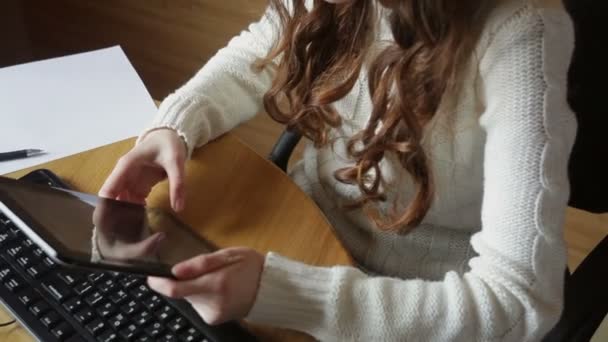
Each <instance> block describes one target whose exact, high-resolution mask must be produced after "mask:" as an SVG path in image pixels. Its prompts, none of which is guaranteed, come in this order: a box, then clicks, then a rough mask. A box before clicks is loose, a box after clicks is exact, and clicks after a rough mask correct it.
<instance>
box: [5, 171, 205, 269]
mask: <svg viewBox="0 0 608 342" xmlns="http://www.w3.org/2000/svg"><path fill="white" fill-rule="evenodd" d="M0 211H1V212H2V213H3V214H5V215H6V216H7V217H8V218H9V219H10V220H11V221H12V224H14V225H15V226H17V227H18V228H20V229H21V230H22V231H23V232H24V233H25V234H26V235H27V236H28V237H29V238H30V239H31V240H32V241H33V242H34V243H36V244H37V245H38V246H39V247H40V248H41V249H42V250H43V251H44V252H46V253H47V254H48V255H49V256H50V257H51V258H53V259H54V260H55V261H57V262H58V263H60V264H64V265H67V266H76V267H84V268H88V269H103V270H113V271H119V272H129V273H136V274H142V275H154V276H162V277H172V274H171V268H172V267H173V265H175V264H177V263H179V262H180V261H183V260H186V259H189V258H191V257H194V256H197V255H199V254H202V253H208V252H210V251H213V250H214V249H215V248H214V246H213V244H211V243H210V242H208V241H206V240H205V239H203V238H201V237H200V236H199V235H197V234H196V233H194V232H193V231H192V230H191V229H190V228H189V227H188V226H186V225H185V224H183V223H182V222H180V221H179V220H178V219H177V218H176V217H175V216H174V215H172V214H170V213H168V212H165V211H163V210H160V209H155V208H149V207H145V206H141V205H137V204H132V203H127V202H122V201H116V200H112V199H107V198H102V197H97V196H93V195H89V194H85V193H81V192H76V191H70V190H60V189H56V188H50V187H48V186H42V185H37V184H31V183H28V182H24V181H18V180H13V179H10V178H5V177H0Z"/></svg>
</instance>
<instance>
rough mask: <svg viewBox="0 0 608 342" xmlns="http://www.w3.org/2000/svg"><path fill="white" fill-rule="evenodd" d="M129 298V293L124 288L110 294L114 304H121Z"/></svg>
mask: <svg viewBox="0 0 608 342" xmlns="http://www.w3.org/2000/svg"><path fill="white" fill-rule="evenodd" d="M126 299H127V293H126V292H125V291H123V290H119V291H117V292H115V293H113V294H111V295H110V300H111V301H112V303H114V304H120V303H122V302H124V301H125V300H126Z"/></svg>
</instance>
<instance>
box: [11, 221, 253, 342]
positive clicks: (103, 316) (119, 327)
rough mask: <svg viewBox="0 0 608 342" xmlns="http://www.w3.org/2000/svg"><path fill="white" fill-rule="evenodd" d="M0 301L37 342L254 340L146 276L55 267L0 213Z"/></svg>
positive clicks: (233, 323)
mask: <svg viewBox="0 0 608 342" xmlns="http://www.w3.org/2000/svg"><path fill="white" fill-rule="evenodd" d="M0 300H1V302H3V304H4V305H5V307H7V308H8V309H9V310H10V311H11V312H12V313H13V315H14V316H15V317H16V318H17V319H18V320H19V321H20V322H21V323H22V325H23V326H25V327H26V328H27V329H28V330H29V331H30V333H31V334H32V335H34V336H35V337H36V338H38V339H39V340H40V341H45V342H46V341H69V342H72V341H96V342H97V341H99V342H102V341H103V342H111V341H198V342H202V341H205V342H212V341H213V342H216V341H217V342H220V341H255V340H256V339H255V338H254V337H253V336H252V335H251V334H250V333H249V332H247V331H246V330H245V329H243V328H242V327H241V326H240V325H238V324H237V323H235V322H229V323H226V324H223V325H218V326H213V327H211V326H208V325H206V324H205V323H204V322H203V321H202V320H201V319H200V317H199V316H198V315H197V314H196V312H195V311H194V309H193V308H192V307H191V306H190V305H189V304H187V303H186V302H185V301H175V300H170V299H168V298H165V297H163V296H161V295H159V294H157V293H155V292H153V291H152V290H151V289H150V288H149V287H148V286H147V284H146V281H145V278H143V277H138V276H134V275H128V274H122V273H116V272H86V271H80V270H75V269H72V268H67V267H63V266H60V265H58V264H56V263H55V262H54V261H53V260H52V259H51V258H49V257H48V256H47V255H46V254H45V253H44V252H43V250H42V249H40V248H39V247H38V246H37V245H35V244H34V243H33V242H32V241H31V240H30V239H29V238H27V237H26V236H25V234H24V233H23V232H21V230H20V229H19V228H18V227H16V226H15V225H14V224H13V223H12V222H11V221H10V220H9V219H8V218H7V217H6V216H5V215H4V214H2V213H1V212H0Z"/></svg>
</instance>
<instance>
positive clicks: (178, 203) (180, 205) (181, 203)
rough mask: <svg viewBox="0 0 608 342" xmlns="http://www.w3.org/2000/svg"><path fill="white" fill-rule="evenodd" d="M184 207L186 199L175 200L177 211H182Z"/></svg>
mask: <svg viewBox="0 0 608 342" xmlns="http://www.w3.org/2000/svg"><path fill="white" fill-rule="evenodd" d="M183 209H184V200H183V199H181V198H178V199H176V200H175V211H182V210H183Z"/></svg>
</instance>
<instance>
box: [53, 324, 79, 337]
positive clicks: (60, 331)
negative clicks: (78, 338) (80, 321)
mask: <svg viewBox="0 0 608 342" xmlns="http://www.w3.org/2000/svg"><path fill="white" fill-rule="evenodd" d="M51 334H53V336H55V337H56V338H57V339H58V340H59V341H63V340H65V339H66V338H68V337H70V336H71V335H72V334H74V329H73V328H72V327H71V326H70V325H69V324H67V323H66V322H61V323H59V325H58V326H56V327H55V328H53V329H52V330H51Z"/></svg>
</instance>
